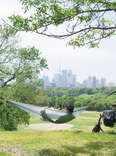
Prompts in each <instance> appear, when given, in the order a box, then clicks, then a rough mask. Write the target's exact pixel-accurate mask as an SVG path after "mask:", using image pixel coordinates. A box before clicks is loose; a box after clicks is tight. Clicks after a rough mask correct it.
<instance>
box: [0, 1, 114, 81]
mask: <svg viewBox="0 0 116 156" xmlns="http://www.w3.org/2000/svg"><path fill="white" fill-rule="evenodd" d="M13 13H18V14H22V11H21V7H20V5H19V2H18V0H4V1H1V2H0V16H1V18H3V19H5V20H6V19H7V16H10V15H12V14H13ZM20 37H21V38H22V41H21V44H22V45H24V46H31V45H34V46H36V47H37V48H39V49H40V51H41V52H42V56H44V57H45V58H46V59H47V63H48V66H49V70H44V72H42V74H45V75H46V76H47V75H48V76H49V77H50V78H52V76H53V74H55V73H56V72H58V71H59V70H62V69H70V70H72V72H73V74H75V75H77V80H78V81H83V80H85V79H87V78H88V76H96V77H97V78H98V79H100V78H101V77H105V78H106V79H107V81H108V82H116V70H115V67H116V48H115V47H116V37H113V38H111V39H105V40H104V41H102V42H101V44H100V47H99V48H94V49H89V48H88V47H83V48H78V47H77V48H76V49H74V48H73V47H69V46H68V47H67V46H66V40H58V39H54V38H48V37H43V36H39V35H38V34H33V33H21V34H20Z"/></svg>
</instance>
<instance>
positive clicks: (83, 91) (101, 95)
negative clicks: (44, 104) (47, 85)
mask: <svg viewBox="0 0 116 156" xmlns="http://www.w3.org/2000/svg"><path fill="white" fill-rule="evenodd" d="M115 89H116V88H105V87H103V88H67V89H66V88H61V87H60V88H53V89H52V88H51V89H45V90H43V91H44V93H45V95H46V96H48V105H49V107H58V106H59V104H61V105H62V106H63V107H64V108H65V107H66V106H67V105H69V104H71V105H74V106H75V107H80V106H86V105H87V106H90V105H94V107H93V108H89V110H95V111H103V110H106V109H113V108H112V106H111V104H112V103H116V96H115V95H112V96H109V97H107V95H108V94H109V93H110V92H111V91H112V90H115ZM59 90H60V93H62V94H61V95H60V96H58V95H59ZM53 93H54V94H53Z"/></svg>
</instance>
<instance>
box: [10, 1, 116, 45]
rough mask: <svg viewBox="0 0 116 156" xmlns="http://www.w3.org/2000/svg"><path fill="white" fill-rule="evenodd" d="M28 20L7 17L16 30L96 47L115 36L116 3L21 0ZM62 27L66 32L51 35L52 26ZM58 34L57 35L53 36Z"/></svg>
mask: <svg viewBox="0 0 116 156" xmlns="http://www.w3.org/2000/svg"><path fill="white" fill-rule="evenodd" d="M20 1H21V3H22V6H23V8H24V11H25V13H28V12H29V13H31V11H32V13H31V15H30V17H29V16H27V17H25V18H24V17H22V16H20V15H13V16H11V17H9V19H10V21H11V22H12V24H13V26H14V27H15V29H16V30H22V31H32V32H36V33H38V34H41V35H46V36H48V37H55V38H66V37H72V39H71V40H70V41H69V43H68V44H69V45H72V46H74V47H75V46H78V47H81V46H84V45H89V47H95V46H98V45H99V43H100V41H101V40H102V39H104V38H109V37H111V36H113V35H116V2H115V1H113V0H108V1H106V0H79V1H77V0H63V1H62V0H20ZM60 25H63V27H65V30H66V31H65V33H64V32H62V34H58V31H53V30H52V33H51V32H50V30H51V29H50V28H51V26H56V28H57V27H58V26H60ZM53 28H55V27H53ZM55 32H57V33H55Z"/></svg>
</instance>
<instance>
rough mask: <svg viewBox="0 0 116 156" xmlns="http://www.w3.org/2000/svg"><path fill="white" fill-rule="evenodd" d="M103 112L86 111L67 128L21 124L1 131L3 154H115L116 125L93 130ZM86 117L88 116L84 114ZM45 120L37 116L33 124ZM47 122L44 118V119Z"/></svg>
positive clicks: (25, 155) (104, 155) (34, 155)
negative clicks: (58, 129) (40, 128)
mask: <svg viewBox="0 0 116 156" xmlns="http://www.w3.org/2000/svg"><path fill="white" fill-rule="evenodd" d="M98 116H99V113H96V112H95V113H89V112H86V113H83V114H81V115H80V116H79V117H78V118H76V119H75V120H73V121H72V122H70V124H73V125H74V127H73V128H72V129H70V130H65V131H63V130H62V131H39V130H33V129H30V128H28V127H24V126H23V125H21V126H20V127H19V129H18V131H13V132H9V131H3V130H1V131H0V156H115V153H116V127H114V128H107V127H105V126H103V124H102V128H103V129H104V131H105V133H101V132H100V133H99V134H93V133H91V130H92V128H93V127H94V125H95V124H96V123H97V118H98ZM83 117H84V118H83ZM33 123H42V121H40V120H38V119H37V118H35V117H32V118H31V121H30V124H33ZM43 123H44V122H43Z"/></svg>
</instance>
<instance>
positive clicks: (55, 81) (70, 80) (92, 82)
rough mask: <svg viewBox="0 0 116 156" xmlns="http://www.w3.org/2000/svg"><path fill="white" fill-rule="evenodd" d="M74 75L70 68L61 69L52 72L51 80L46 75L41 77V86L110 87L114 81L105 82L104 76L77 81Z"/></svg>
mask: <svg viewBox="0 0 116 156" xmlns="http://www.w3.org/2000/svg"><path fill="white" fill-rule="evenodd" d="M77 80H78V78H76V75H75V74H73V73H72V71H71V70H62V71H61V72H58V73H56V74H54V76H53V78H52V80H51V81H50V80H49V77H48V76H43V77H42V78H41V81H42V84H43V88H56V87H67V88H74V87H78V88H101V87H105V86H107V87H112V86H115V84H114V83H109V84H107V82H106V79H105V78H101V79H98V78H96V77H95V76H89V77H88V78H87V79H86V80H84V81H83V82H81V83H80V82H78V81H77Z"/></svg>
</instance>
